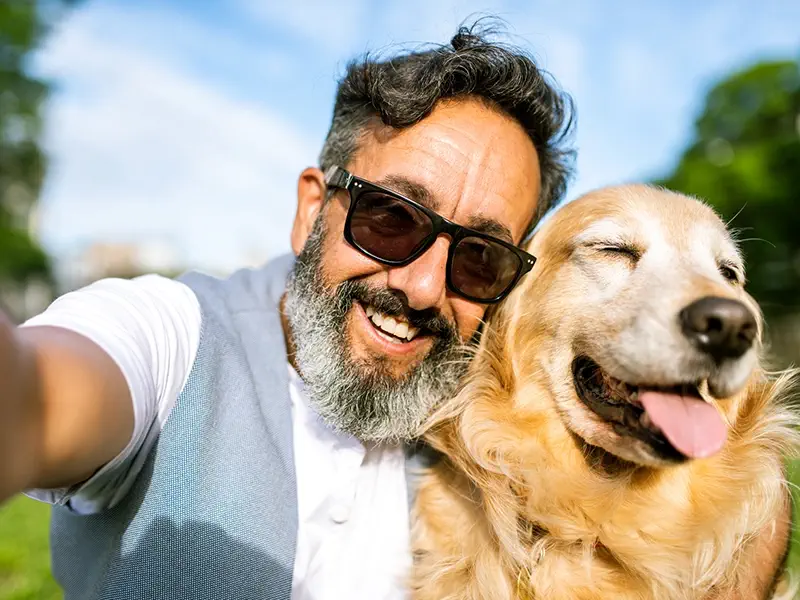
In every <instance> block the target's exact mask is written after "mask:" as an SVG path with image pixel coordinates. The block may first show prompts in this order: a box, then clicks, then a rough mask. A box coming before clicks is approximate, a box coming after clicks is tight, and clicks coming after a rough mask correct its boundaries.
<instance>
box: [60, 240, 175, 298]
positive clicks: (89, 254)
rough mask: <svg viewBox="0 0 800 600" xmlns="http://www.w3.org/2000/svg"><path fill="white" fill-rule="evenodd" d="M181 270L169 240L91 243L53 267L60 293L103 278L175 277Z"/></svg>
mask: <svg viewBox="0 0 800 600" xmlns="http://www.w3.org/2000/svg"><path fill="white" fill-rule="evenodd" d="M182 270H183V263H182V261H181V260H180V258H179V257H178V253H177V251H176V249H175V248H174V246H173V245H171V244H170V243H169V242H164V241H160V240H152V241H145V242H93V243H92V244H90V245H88V246H86V247H84V248H83V249H81V250H80V251H78V252H76V253H74V254H73V255H71V256H66V257H61V259H60V260H59V261H58V264H57V266H56V277H57V279H58V283H59V293H64V292H68V291H71V290H75V289H78V288H80V287H83V286H85V285H88V284H90V283H92V282H93V281H97V280H98V279H104V278H106V277H122V278H125V279H129V278H132V277H136V276H138V275H143V274H145V273H158V274H160V275H166V276H174V275H177V274H178V273H180V272H181V271H182Z"/></svg>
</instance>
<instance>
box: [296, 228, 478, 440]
mask: <svg viewBox="0 0 800 600" xmlns="http://www.w3.org/2000/svg"><path fill="white" fill-rule="evenodd" d="M325 237H326V229H325V224H324V216H323V215H320V216H319V217H318V218H317V220H316V222H315V224H314V228H313V230H312V232H311V235H310V236H309V238H308V240H307V242H306V244H305V246H304V248H303V251H302V252H301V253H300V255H299V256H298V257H297V261H296V263H295V265H294V269H293V271H292V274H291V276H290V277H289V281H288V286H287V294H286V302H285V306H284V311H285V314H286V317H287V319H288V321H289V327H290V329H291V335H292V341H293V343H294V352H295V354H294V359H295V364H296V365H297V368H298V370H299V371H300V373H301V375H302V378H303V381H304V383H305V389H306V393H307V395H308V398H309V401H310V403H311V404H312V406H313V407H314V409H315V410H316V411H317V413H318V414H319V415H320V417H321V418H322V419H323V420H324V421H325V422H326V423H327V424H328V425H329V426H331V427H333V428H334V429H336V430H338V431H341V432H345V433H349V434H351V435H353V436H355V437H356V438H358V439H359V440H361V441H362V442H398V441H402V440H409V439H411V438H413V437H414V436H415V435H417V434H418V433H419V429H420V427H421V426H422V425H423V423H424V422H425V419H426V418H427V417H428V416H429V414H430V413H431V412H432V411H433V410H434V409H435V408H436V407H437V406H438V405H439V404H440V403H441V402H442V401H443V400H445V399H447V398H449V397H452V396H453V394H454V393H455V391H456V389H457V387H458V384H459V382H460V380H461V378H462V376H463V375H464V373H465V371H466V369H467V367H468V363H469V357H470V356H471V355H472V352H471V350H472V349H473V348H474V346H475V341H476V339H477V334H476V335H475V336H473V338H472V339H471V340H470V341H469V342H467V343H462V342H461V340H460V338H459V336H458V332H457V330H456V328H455V326H454V325H453V324H451V323H450V322H449V321H448V320H447V319H445V318H444V317H442V316H441V315H440V314H438V312H436V311H434V310H424V311H416V310H412V309H408V308H407V307H406V305H405V303H404V302H403V301H402V299H401V298H402V293H400V292H393V291H391V290H387V289H375V288H370V287H369V286H367V285H366V284H364V283H363V282H360V281H352V280H350V281H345V282H344V283H341V284H339V285H338V286H337V287H336V288H335V289H332V288H331V286H329V285H327V284H326V283H325V281H324V278H323V274H322V253H323V250H322V249H323V245H324V241H325ZM355 302H361V303H362V305H363V306H364V307H366V306H368V305H372V306H374V307H375V308H376V309H377V310H379V311H380V312H382V313H384V314H386V315H390V316H398V315H403V316H405V317H406V318H407V319H408V321H409V323H410V325H413V326H415V327H418V328H419V330H420V332H419V335H423V334H427V335H430V336H431V337H432V338H433V346H432V348H431V350H430V351H429V352H428V354H427V356H425V357H424V358H423V359H422V361H421V362H420V363H419V364H418V365H416V366H414V367H413V368H412V369H411V370H410V371H409V372H408V373H406V374H405V375H403V376H402V377H401V378H395V377H394V376H393V375H392V374H391V372H390V370H389V368H388V366H387V365H386V364H385V363H386V361H388V360H389V359H388V358H379V359H375V360H374V363H373V364H370V365H368V364H363V362H360V361H357V360H355V359H354V358H353V356H352V343H351V340H350V339H348V335H347V333H346V331H345V323H346V318H347V315H348V314H349V313H350V310H351V309H352V308H353V306H354V304H355Z"/></svg>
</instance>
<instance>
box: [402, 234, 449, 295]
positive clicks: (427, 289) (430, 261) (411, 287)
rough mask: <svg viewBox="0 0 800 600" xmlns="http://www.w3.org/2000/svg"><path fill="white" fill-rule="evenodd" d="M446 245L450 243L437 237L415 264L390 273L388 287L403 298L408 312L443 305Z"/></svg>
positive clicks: (445, 283) (445, 284) (444, 238)
mask: <svg viewBox="0 0 800 600" xmlns="http://www.w3.org/2000/svg"><path fill="white" fill-rule="evenodd" d="M449 245H450V240H449V239H447V238H446V237H440V238H439V239H437V240H436V241H435V242H434V244H433V246H431V247H430V248H428V250H427V251H426V252H425V253H424V254H423V255H422V256H420V257H419V258H418V259H417V260H415V261H414V262H412V263H410V264H408V265H406V266H404V267H392V268H390V269H389V281H388V284H389V287H390V288H391V289H394V290H399V291H401V292H403V293H404V294H405V295H406V297H407V298H408V306H409V308H412V309H414V310H425V309H427V308H433V307H436V306H440V305H441V304H442V302H443V301H444V297H445V294H446V293H447V292H446V286H447V282H446V273H447V251H448V248H449Z"/></svg>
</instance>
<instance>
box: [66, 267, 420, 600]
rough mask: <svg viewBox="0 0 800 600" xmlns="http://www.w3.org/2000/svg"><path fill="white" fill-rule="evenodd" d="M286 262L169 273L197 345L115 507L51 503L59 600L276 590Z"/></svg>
mask: <svg viewBox="0 0 800 600" xmlns="http://www.w3.org/2000/svg"><path fill="white" fill-rule="evenodd" d="M291 265H292V258H291V257H288V256H287V257H281V258H279V259H277V260H274V261H272V262H270V263H269V264H268V265H267V266H266V267H264V268H262V269H260V270H242V271H238V272H237V273H235V274H234V275H232V276H231V277H230V278H228V279H225V280H219V279H215V278H212V277H209V276H205V275H201V274H198V273H189V274H186V275H184V276H182V277H181V280H182V281H183V282H184V283H186V284H187V285H188V286H189V287H191V288H192V290H193V291H194V292H195V294H196V295H197V297H198V299H199V302H200V307H201V311H202V330H201V335H200V345H199V348H198V352H197V357H196V359H195V362H194V365H193V367H192V370H191V373H190V375H189V378H188V381H187V383H186V386H185V387H184V389H183V391H182V393H181V395H180V396H179V398H178V400H177V403H176V405H175V407H174V408H173V410H172V413H171V414H170V417H169V419H168V420H167V422H166V424H165V426H164V428H163V430H162V432H161V434H160V436H159V438H158V442H157V444H156V446H155V447H154V448H153V449H152V450H151V451H150V453H149V455H148V456H147V457H141V459H142V460H144V466H143V468H142V470H141V472H140V474H139V475H138V477H137V479H136V481H135V483H134V485H133V487H132V488H131V490H130V491H129V492H128V493H127V495H126V496H125V498H124V499H123V500H122V502H121V503H119V504H118V505H116V506H115V507H113V508H111V509H108V510H105V511H103V512H101V513H100V514H96V515H90V516H79V515H76V514H74V513H72V512H70V511H69V510H68V509H66V508H63V507H54V509H53V517H52V527H51V545H52V562H53V574H54V575H55V577H56V579H57V580H58V582H59V583H60V584H61V585H62V586H63V588H64V591H65V597H66V599H67V600H72V599H74V600H95V599H97V600H99V599H104V600H105V599H107V600H124V599H131V600H133V599H136V600H145V599H147V600H150V599H164V600H167V599H169V600H176V599H184V598H185V599H191V600H220V599H225V598H235V599H237V600H247V599H252V600H256V599H257V600H288V599H289V597H290V592H291V584H292V571H293V567H294V556H295V543H296V535H297V493H296V490H297V486H296V483H295V470H294V458H293V451H292V421H291V405H290V399H289V387H288V385H289V383H288V373H287V369H286V348H285V344H284V340H283V331H282V328H281V321H280V315H279V312H278V303H279V300H280V298H281V296H282V295H283V293H284V290H285V284H286V277H287V275H288V273H289V271H290V269H291ZM408 454H409V461H408V464H409V465H412V464H414V463H417V462H418V461H420V460H422V459H423V456H424V454H423V453H419V452H413V451H410V452H409V453H408ZM408 472H409V473H410V472H411V471H408ZM411 489H413V488H412V486H411V485H409V490H411Z"/></svg>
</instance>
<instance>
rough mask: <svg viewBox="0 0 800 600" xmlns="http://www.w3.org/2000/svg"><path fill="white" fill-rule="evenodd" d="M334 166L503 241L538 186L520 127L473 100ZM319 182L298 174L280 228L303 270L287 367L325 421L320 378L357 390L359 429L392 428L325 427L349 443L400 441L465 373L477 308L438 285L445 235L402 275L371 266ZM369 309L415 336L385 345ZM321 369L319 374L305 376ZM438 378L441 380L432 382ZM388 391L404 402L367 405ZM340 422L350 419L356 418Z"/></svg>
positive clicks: (373, 134) (331, 409) (293, 287)
mask: <svg viewBox="0 0 800 600" xmlns="http://www.w3.org/2000/svg"><path fill="white" fill-rule="evenodd" d="M341 166H343V167H345V168H347V169H348V170H349V171H350V172H351V173H353V174H354V175H356V176H358V177H361V178H363V179H367V180H369V181H372V182H374V183H378V184H380V185H382V186H384V187H387V188H390V189H393V190H395V191H397V192H398V193H400V194H403V195H404V196H406V197H409V198H411V199H413V200H416V201H418V202H420V203H421V204H425V205H427V206H428V207H429V208H431V209H433V210H435V211H436V212H438V213H439V214H441V215H442V216H444V217H446V218H448V219H450V220H452V221H455V222H456V223H458V224H461V225H465V226H467V227H471V228H473V229H477V230H481V231H485V232H486V233H490V234H492V235H495V236H496V237H499V238H502V239H506V240H507V241H510V242H513V243H519V241H520V239H521V237H522V235H523V233H524V229H525V226H526V225H527V223H528V222H529V221H530V219H531V217H532V215H533V213H534V210H535V207H536V199H537V198H538V195H539V188H540V177H539V167H538V159H537V155H536V150H535V148H534V146H533V143H532V142H531V140H530V138H529V137H528V136H527V134H526V133H525V131H524V130H523V129H522V128H521V127H520V125H519V124H518V123H517V122H516V121H514V120H513V119H511V118H509V117H507V116H505V115H503V114H501V113H500V112H498V111H496V110H493V109H491V108H488V107H487V106H485V105H484V104H481V103H479V102H477V101H455V102H447V103H441V104H439V105H438V106H437V108H436V109H435V110H434V111H433V112H432V114H431V115H430V116H429V117H428V118H426V119H424V120H423V121H422V122H420V123H418V124H416V125H414V126H412V127H409V128H407V129H403V130H400V131H389V130H387V129H376V130H374V131H369V132H367V134H366V135H365V137H364V138H363V140H362V141H361V143H360V145H359V149H358V151H357V152H356V154H355V156H354V157H353V160H351V162H350V164H348V165H341ZM320 177H321V174H320V173H319V171H317V170H308V171H306V172H304V174H303V175H302V176H301V179H300V185H299V198H298V213H297V217H296V220H295V224H294V228H293V231H292V245H293V249H294V251H295V253H296V254H298V255H299V259H298V263H299V266H298V268H299V269H300V270H302V269H303V268H304V265H305V274H303V273H300V275H299V276H298V274H297V273H295V280H298V279H299V280H301V281H294V282H293V283H292V284H290V287H289V294H288V295H287V309H286V313H287V317H288V320H289V322H290V329H291V335H290V338H291V340H290V341H291V342H292V343H293V345H294V349H295V352H296V354H295V358H296V362H297V366H298V367H299V369H300V371H301V373H302V375H303V378H304V380H305V381H306V385H307V386H308V387H309V391H310V393H309V395H310V397H311V400H312V402H314V403H315V404H316V405H317V408H318V410H320V409H321V410H320V412H321V414H322V416H323V417H324V418H326V419H327V420H328V421H334V420H336V416H337V415H340V414H341V413H342V411H343V410H345V412H346V407H344V406H342V404H343V403H346V402H349V400H348V399H345V398H340V399H336V398H327V399H326V400H325V401H324V402H322V403H323V404H326V405H327V404H330V405H331V406H328V407H327V409H326V408H324V407H321V406H320V402H321V400H320V398H319V397H318V396H319V395H320V394H323V393H325V390H329V389H331V386H332V385H334V383H335V382H333V381H329V380H330V379H332V378H337V379H341V378H343V377H350V378H355V379H358V380H359V384H358V385H357V386H356V387H355V388H353V389H350V388H347V389H345V388H343V389H340V390H338V392H337V393H338V394H340V395H341V394H350V395H353V394H356V395H358V394H366V397H362V398H360V399H359V402H358V403H359V404H360V405H363V406H362V407H361V408H362V409H363V411H362V412H364V414H363V415H361V417H359V418H360V419H361V421H362V422H363V421H364V420H365V419H366V420H369V419H370V418H373V419H374V420H380V419H378V416H377V415H376V414H375V412H376V411H377V412H379V413H385V414H383V418H385V419H387V420H390V421H391V420H394V421H395V425H396V427H395V426H394V425H392V424H387V423H384V424H383V426H382V427H380V428H379V429H380V433H378V432H377V431H376V432H373V433H369V432H365V431H353V429H354V428H355V429H359V427H356V426H355V425H353V424H352V423H351V424H348V425H346V424H344V423H341V422H340V423H332V424H333V425H334V426H337V427H338V428H340V429H346V430H349V431H350V432H351V433H354V434H356V435H358V436H359V437H361V438H372V439H376V438H385V437H390V438H391V437H400V438H402V437H406V436H407V435H409V434H410V433H411V432H410V431H407V430H408V429H409V428H411V427H412V426H414V425H416V426H418V425H419V424H420V423H421V422H422V420H424V418H425V416H427V412H428V411H429V410H430V409H431V408H432V407H433V406H434V405H435V404H436V403H437V402H438V401H439V400H441V398H436V397H432V396H443V395H446V394H450V393H452V391H453V388H454V387H455V384H456V383H457V380H458V378H459V377H460V375H461V374H462V373H463V370H464V367H465V365H466V360H465V356H466V354H465V352H464V346H465V345H468V344H469V343H470V340H471V339H472V338H473V336H474V334H475V332H476V331H477V329H478V326H479V325H480V323H481V319H482V318H483V316H484V313H485V310H486V305H485V304H479V303H476V302H472V301H469V300H466V299H464V298H461V297H459V296H458V295H456V294H455V293H453V292H451V291H450V290H449V289H448V288H447V286H446V283H445V273H446V261H447V253H448V246H449V244H450V240H449V239H448V238H447V237H445V236H441V237H440V238H439V239H437V240H436V242H435V243H434V244H433V246H432V247H431V248H429V249H428V250H427V252H425V253H424V254H423V255H422V256H421V257H419V258H418V259H417V260H416V261H414V262H412V263H411V264H409V265H406V266H403V267H387V266H385V265H381V264H380V263H378V262H376V261H374V260H372V259H370V258H368V257H367V256H365V255H363V254H362V253H361V252H359V251H358V250H356V249H355V248H353V247H352V246H351V245H349V244H348V243H347V242H346V241H345V239H344V237H343V235H342V232H343V227H344V223H345V218H346V215H347V209H348V206H349V201H350V200H349V196H348V195H347V193H346V192H344V191H337V192H336V194H334V195H333V196H332V197H331V198H330V200H328V201H327V203H326V201H325V190H324V185H323V184H322V181H321V179H320ZM317 218H319V221H317ZM309 238H311V240H310V241H309ZM306 242H309V244H308V247H307V248H306V246H307V244H306ZM304 248H305V250H304ZM296 271H297V269H296ZM299 288H302V289H299ZM312 288H314V289H312ZM312 295H313V296H314V298H316V302H312V298H311V296H312ZM303 298H305V300H307V302H305V303H304V302H302V300H303ZM298 299H300V300H301V302H298ZM323 299H324V301H325V303H326V305H327V306H329V307H330V310H328V309H327V308H325V305H323V303H322V300H323ZM309 302H311V304H316V307H311V304H309ZM372 309H379V310H380V311H381V312H383V313H384V314H386V313H392V314H393V315H394V316H396V317H398V320H400V321H403V320H404V321H407V322H409V323H410V325H411V326H414V325H419V330H420V331H419V333H418V334H417V336H416V337H414V339H412V340H411V341H405V342H399V341H398V339H392V336H387V334H385V333H384V332H382V331H381V330H380V328H378V327H376V325H375V324H374V322H373V320H371V319H370V318H369V317H368V316H367V313H369V312H371V311H372ZM301 313H302V314H301ZM320 313H328V314H327V316H328V317H331V320H330V322H329V323H327V327H328V328H336V329H338V330H337V331H335V332H334V331H329V332H328V333H327V338H326V339H327V340H328V344H327V345H331V346H332V347H331V348H330V352H335V353H336V354H338V356H337V357H335V358H334V357H323V356H321V354H323V353H324V348H322V346H325V345H326V344H325V343H323V340H322V338H321V337H319V336H320V335H321V334H320V332H319V331H318V330H319V329H320V327H318V326H316V325H314V326H313V327H312V326H311V325H309V323H308V320H309V319H311V320H314V321H315V322H318V323H322V321H325V320H326V319H325V318H324V317H325V315H323V314H320ZM333 313H336V314H335V315H334V314H333ZM334 317H335V318H334ZM312 330H313V331H312ZM315 336H316V337H315ZM303 338H305V339H303ZM312 339H313V341H312ZM334 340H336V341H337V342H338V343H334ZM308 342H311V344H309V343H308ZM309 345H312V346H314V347H313V348H311V347H309ZM303 346H305V347H306V349H305V350H304V349H303ZM334 346H337V347H334ZM303 354H307V356H306V357H305V358H304V357H303V356H302V355H303ZM303 358H304V360H301V359H303ZM326 362H327V363H328V364H326V365H325V367H324V369H320V368H317V366H318V364H322V363H326ZM332 362H340V363H346V364H343V365H339V366H340V367H341V368H343V369H345V370H346V371H347V372H346V373H345V372H343V371H339V372H337V373H335V374H332V373H328V374H327V375H325V374H323V373H321V371H322V370H324V371H326V372H330V371H331V370H332V368H333V367H332ZM303 363H305V364H303ZM334 370H335V369H334ZM320 379H325V380H328V381H325V382H323V381H320ZM439 379H441V380H442V383H437V380H439ZM423 384H424V385H423ZM434 388H436V389H434ZM438 388H441V389H438ZM370 390H372V392H370ZM393 392H396V394H395V395H402V396H404V397H405V399H404V398H401V397H397V398H392V399H391V401H390V404H391V406H385V407H383V409H385V410H382V409H381V407H380V406H375V403H376V402H377V403H380V402H386V401H387V400H386V397H385V396H386V395H387V394H388V395H392V394H393ZM370 393H372V395H373V396H374V397H373V398H372V399H370ZM375 394H377V396H376V395H375ZM329 395H330V394H329ZM415 395H416V396H419V395H424V396H426V398H424V399H420V398H418V397H413V396H415ZM349 408H353V407H352V406H349ZM399 413H403V414H402V415H401V414H399ZM351 417H352V419H350V420H351V421H352V420H355V419H356V417H355V415H351ZM401 421H405V423H404V424H403V423H400V422H401ZM392 429H395V430H397V429H403V431H390V430H392Z"/></svg>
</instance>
